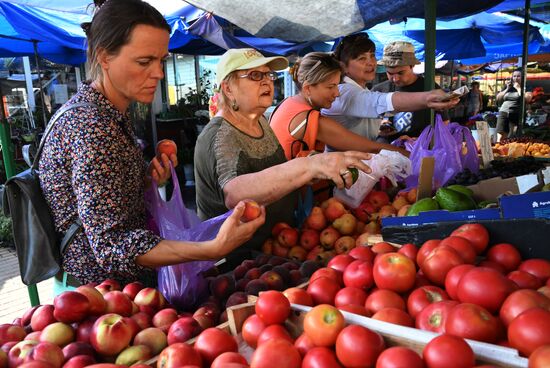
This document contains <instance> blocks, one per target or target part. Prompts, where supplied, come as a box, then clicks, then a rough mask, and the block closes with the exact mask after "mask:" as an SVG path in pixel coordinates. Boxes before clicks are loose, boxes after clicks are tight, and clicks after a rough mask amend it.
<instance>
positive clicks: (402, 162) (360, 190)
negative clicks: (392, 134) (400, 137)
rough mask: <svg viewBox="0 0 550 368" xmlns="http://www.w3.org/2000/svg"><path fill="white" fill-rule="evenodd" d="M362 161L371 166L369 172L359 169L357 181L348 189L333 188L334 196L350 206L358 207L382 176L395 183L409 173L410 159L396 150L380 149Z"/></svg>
mask: <svg viewBox="0 0 550 368" xmlns="http://www.w3.org/2000/svg"><path fill="white" fill-rule="evenodd" d="M363 162H364V163H365V164H367V165H368V166H369V167H370V168H371V170H372V172H371V173H370V174H366V173H364V172H362V171H359V177H358V178H357V181H356V182H355V184H353V185H352V186H351V187H350V188H349V189H335V190H334V196H335V197H336V198H338V199H339V200H340V201H342V202H343V203H345V204H346V205H347V206H349V207H350V208H356V207H358V206H359V205H360V204H361V202H363V199H365V197H366V196H367V194H369V192H370V191H371V190H372V188H373V187H374V185H375V184H376V183H378V181H379V180H380V178H382V177H383V176H385V177H387V178H388V179H389V180H390V181H391V182H392V184H393V185H396V184H397V180H399V179H404V178H406V177H407V176H409V175H410V174H411V161H410V160H409V159H408V158H407V157H405V156H403V155H402V154H401V153H399V152H396V151H388V150H382V151H380V153H378V154H376V155H372V157H371V159H370V160H364V161H363Z"/></svg>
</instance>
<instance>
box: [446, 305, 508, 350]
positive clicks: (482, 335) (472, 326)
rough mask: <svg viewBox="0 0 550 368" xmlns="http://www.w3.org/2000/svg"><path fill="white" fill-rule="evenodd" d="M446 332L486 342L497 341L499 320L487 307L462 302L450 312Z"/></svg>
mask: <svg viewBox="0 0 550 368" xmlns="http://www.w3.org/2000/svg"><path fill="white" fill-rule="evenodd" d="M445 333H448V334H451V335H455V336H460V337H463V338H465V339H472V340H478V341H484V342H495V341H496V340H497V334H498V322H497V319H496V318H495V317H493V315H492V314H491V313H489V312H488V311H487V310H486V309H485V308H482V307H480V306H479V305H476V304H471V303H461V304H459V305H457V306H455V307H454V308H453V309H451V311H450V312H449V315H448V316H447V320H446V321H445Z"/></svg>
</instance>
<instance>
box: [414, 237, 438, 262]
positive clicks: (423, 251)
mask: <svg viewBox="0 0 550 368" xmlns="http://www.w3.org/2000/svg"><path fill="white" fill-rule="evenodd" d="M439 243H441V239H430V240H427V241H426V242H424V244H422V246H421V247H420V249H419V250H418V253H417V255H416V264H417V265H418V267H422V263H424V260H425V259H426V257H427V256H428V254H430V252H431V251H432V250H434V249H435V248H436V247H437V246H438V245H439Z"/></svg>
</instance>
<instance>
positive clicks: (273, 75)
mask: <svg viewBox="0 0 550 368" xmlns="http://www.w3.org/2000/svg"><path fill="white" fill-rule="evenodd" d="M264 77H267V79H268V80H270V81H276V80H277V72H274V71H271V70H270V71H268V72H260V71H259V70H253V71H251V72H248V73H247V74H243V75H239V78H248V79H250V80H253V81H255V82H259V81H261V80H263V79H264Z"/></svg>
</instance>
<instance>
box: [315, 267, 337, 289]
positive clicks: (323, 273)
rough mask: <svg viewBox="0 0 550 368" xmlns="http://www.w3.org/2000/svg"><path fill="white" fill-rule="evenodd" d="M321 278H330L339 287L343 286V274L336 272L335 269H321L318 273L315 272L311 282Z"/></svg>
mask: <svg viewBox="0 0 550 368" xmlns="http://www.w3.org/2000/svg"><path fill="white" fill-rule="evenodd" d="M320 277H328V278H329V279H333V280H334V281H336V282H337V283H338V285H340V286H342V273H341V272H340V271H337V270H335V269H334V268H329V267H323V268H319V269H318V270H317V271H315V272H313V274H312V275H311V277H310V278H309V282H312V281H315V280H316V279H318V278H320Z"/></svg>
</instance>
